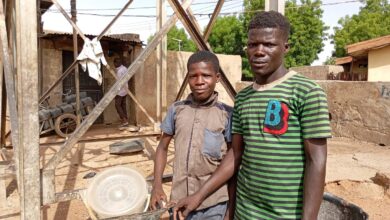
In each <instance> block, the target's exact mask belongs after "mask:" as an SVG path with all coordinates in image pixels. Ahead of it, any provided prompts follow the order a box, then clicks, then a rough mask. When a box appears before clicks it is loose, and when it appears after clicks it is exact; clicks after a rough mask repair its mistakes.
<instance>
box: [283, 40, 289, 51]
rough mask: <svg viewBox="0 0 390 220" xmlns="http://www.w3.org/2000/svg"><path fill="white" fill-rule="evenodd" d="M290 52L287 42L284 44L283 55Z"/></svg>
mask: <svg viewBox="0 0 390 220" xmlns="http://www.w3.org/2000/svg"><path fill="white" fill-rule="evenodd" d="M289 50H290V44H289V43H288V42H286V43H284V53H288V51H289Z"/></svg>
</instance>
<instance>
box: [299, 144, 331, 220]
mask: <svg viewBox="0 0 390 220" xmlns="http://www.w3.org/2000/svg"><path fill="white" fill-rule="evenodd" d="M304 148H305V155H306V165H305V176H304V183H303V216H302V220H316V219H317V215H318V211H319V209H320V205H321V202H322V197H323V193H324V185H325V173H326V157H327V144H326V138H318V139H314V138H313V139H305V140H304Z"/></svg>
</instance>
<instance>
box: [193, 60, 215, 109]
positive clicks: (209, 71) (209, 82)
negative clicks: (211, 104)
mask: <svg viewBox="0 0 390 220" xmlns="http://www.w3.org/2000/svg"><path fill="white" fill-rule="evenodd" d="M219 79H220V74H219V73H218V72H215V70H214V68H213V64H212V63H211V62H203V61H202V62H199V63H193V64H191V65H190V66H189V68H188V84H189V85H190V89H191V92H192V94H193V97H194V100H195V101H196V102H203V101H206V100H207V99H208V98H209V97H210V96H211V95H212V94H213V92H214V89H215V85H216V84H217V82H219Z"/></svg>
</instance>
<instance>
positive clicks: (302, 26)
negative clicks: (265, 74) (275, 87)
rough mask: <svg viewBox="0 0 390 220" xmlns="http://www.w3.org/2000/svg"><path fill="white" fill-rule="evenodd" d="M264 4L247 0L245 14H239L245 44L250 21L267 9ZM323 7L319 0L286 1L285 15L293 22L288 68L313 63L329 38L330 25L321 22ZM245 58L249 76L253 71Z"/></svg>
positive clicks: (259, 0)
mask: <svg viewBox="0 0 390 220" xmlns="http://www.w3.org/2000/svg"><path fill="white" fill-rule="evenodd" d="M264 5H265V1H264V0H244V8H245V13H244V14H243V15H241V16H240V21H241V23H242V26H243V33H244V34H243V35H244V37H243V38H244V40H243V42H244V44H246V41H247V29H248V23H249V21H250V20H251V18H252V17H253V16H254V15H255V14H256V13H257V12H259V11H262V10H264ZM320 6H321V1H320V0H300V4H299V6H298V3H297V1H296V0H290V1H287V2H286V9H285V12H286V13H285V14H286V17H287V18H288V19H289V21H290V23H291V35H290V40H289V43H290V52H289V53H288V54H287V56H286V58H285V64H286V67H292V66H303V65H310V64H311V63H312V62H313V61H314V60H316V59H317V58H318V56H317V55H318V54H319V53H320V52H321V51H322V48H323V46H324V44H323V40H326V38H327V34H326V32H325V31H326V30H327V29H328V28H329V27H327V26H325V24H324V22H323V21H322V14H323V11H322V10H321V8H320ZM244 54H245V53H244ZM242 59H243V63H242V66H243V75H244V77H245V78H250V77H251V75H252V73H251V71H250V66H249V63H248V60H247V59H246V57H245V56H242Z"/></svg>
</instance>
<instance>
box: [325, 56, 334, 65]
mask: <svg viewBox="0 0 390 220" xmlns="http://www.w3.org/2000/svg"><path fill="white" fill-rule="evenodd" d="M335 64H336V57H327V58H326V60H325V62H324V63H323V65H335Z"/></svg>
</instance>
